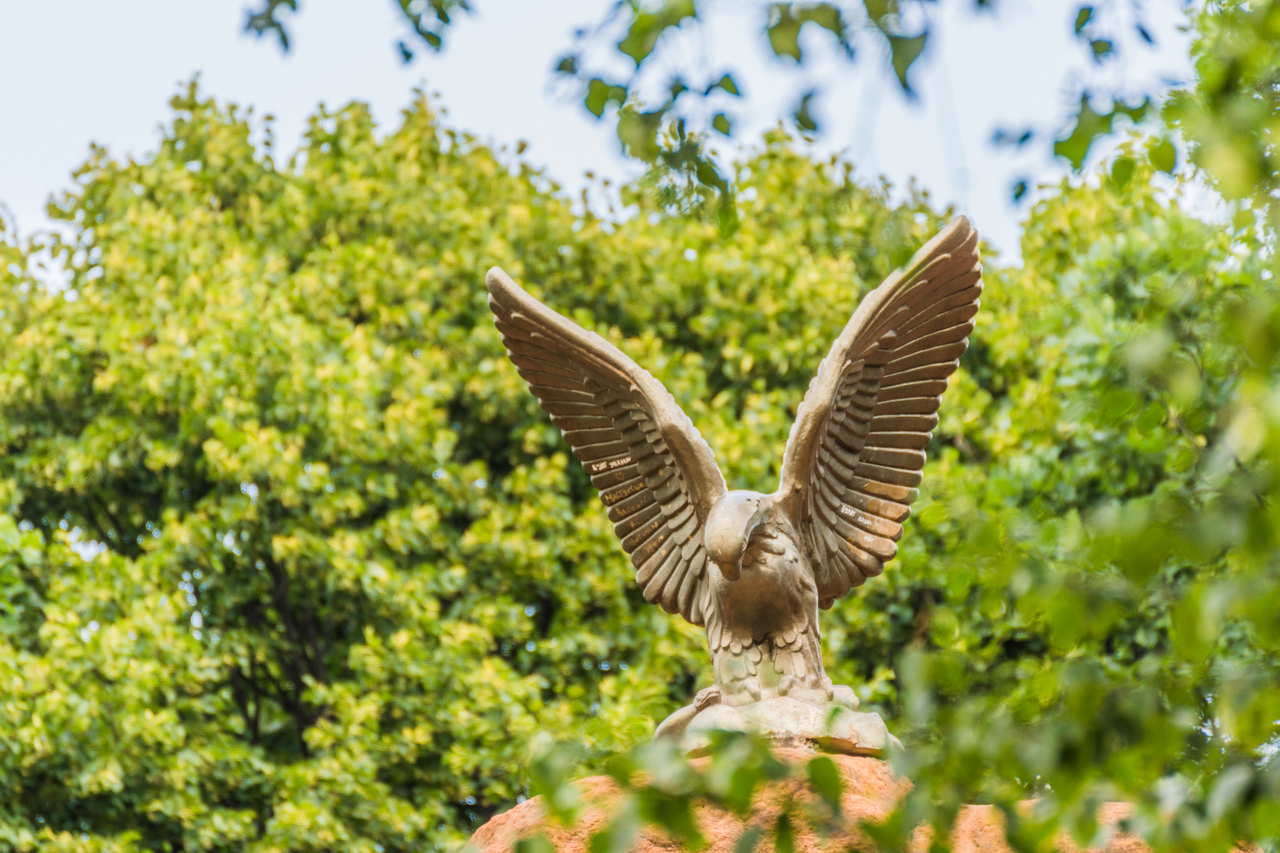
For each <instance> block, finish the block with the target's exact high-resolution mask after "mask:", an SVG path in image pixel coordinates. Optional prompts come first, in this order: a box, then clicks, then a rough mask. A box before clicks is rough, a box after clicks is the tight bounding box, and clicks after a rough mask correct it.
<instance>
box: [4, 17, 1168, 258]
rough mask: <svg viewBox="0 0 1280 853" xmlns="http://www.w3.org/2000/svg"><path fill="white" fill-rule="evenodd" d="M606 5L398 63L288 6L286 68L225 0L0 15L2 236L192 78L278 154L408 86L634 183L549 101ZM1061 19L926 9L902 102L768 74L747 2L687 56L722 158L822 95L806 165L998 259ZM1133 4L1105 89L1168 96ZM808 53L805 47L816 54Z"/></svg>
mask: <svg viewBox="0 0 1280 853" xmlns="http://www.w3.org/2000/svg"><path fill="white" fill-rule="evenodd" d="M609 2H611V0H555V2H549V0H546V1H544V0H473V6H474V7H475V12H474V13H473V14H470V15H466V16H463V18H462V19H461V21H460V22H459V23H458V24H457V25H456V26H455V27H454V28H452V29H451V30H450V32H449V34H448V43H447V48H446V50H445V51H444V53H443V54H440V55H433V54H431V53H430V52H429V51H427V50H421V51H419V55H418V58H417V59H416V60H415V61H414V62H412V63H411V64H408V65H405V64H403V63H402V62H401V61H400V58H399V54H398V51H397V50H396V49H395V44H396V42H397V41H399V40H401V39H408V34H407V31H406V27H405V25H404V24H403V23H402V22H401V21H400V20H399V18H398V14H397V12H396V10H395V8H394V3H393V2H392V0H363V2H356V0H301V3H300V5H301V7H302V10H301V14H300V15H298V16H297V17H296V18H295V19H293V20H292V24H291V34H292V43H293V49H292V51H291V52H290V53H288V54H284V53H282V52H281V51H280V49H279V48H278V47H277V45H276V43H275V41H274V38H273V37H272V38H264V39H261V40H259V39H255V38H254V37H252V36H249V35H245V34H244V33H243V25H244V20H245V14H246V9H247V8H248V6H249V5H250V4H249V3H248V2H245V0H201V2H196V0H100V2H89V1H88V0H40V2H22V0H0V203H3V204H4V205H6V206H7V207H8V208H9V210H10V212H11V214H12V215H13V217H14V219H16V222H17V225H18V229H19V232H20V233H21V234H23V235H29V234H31V233H32V232H33V231H36V230H39V229H42V228H46V227H47V226H48V221H47V220H46V219H45V217H44V205H45V202H46V200H47V199H48V198H49V197H50V195H51V194H53V193H55V192H57V191H60V190H64V189H66V188H68V187H70V186H71V172H72V170H73V169H74V168H75V167H76V166H77V165H78V164H79V163H80V162H82V161H83V160H84V159H85V157H86V155H87V152H88V147H89V144H90V143H91V142H96V143H98V144H101V145H104V146H106V147H107V148H108V149H109V150H110V151H111V152H112V154H113V155H115V156H117V157H126V156H130V155H132V156H135V157H139V156H142V155H144V154H145V153H146V152H148V151H151V150H153V149H154V148H155V146H156V143H157V140H158V138H159V128H160V126H161V125H162V124H163V123H165V122H166V121H167V120H168V118H169V108H168V105H167V102H168V99H169V98H170V97H171V96H172V95H173V94H174V93H175V92H176V91H177V90H178V89H179V88H180V87H181V86H182V85H183V84H184V83H185V81H188V80H190V79H191V78H192V77H193V76H194V75H196V74H199V75H200V85H201V88H202V90H203V91H204V92H205V93H206V94H210V95H213V96H215V97H217V98H218V99H220V100H224V101H234V102H236V103H239V104H241V105H246V106H253V107H254V108H255V110H256V111H257V112H258V114H262V113H271V114H273V115H274V116H276V119H277V125H276V128H277V139H278V142H277V145H278V147H279V148H280V149H282V150H285V151H288V150H292V149H293V148H294V147H295V146H296V145H297V144H298V143H299V141H300V139H301V133H302V129H303V126H304V121H305V118H306V116H307V115H308V114H309V113H310V112H311V111H312V110H314V108H315V106H316V105H317V104H318V103H320V102H323V103H325V104H326V105H328V106H329V107H330V108H333V107H337V106H340V105H341V104H344V103H346V102H348V101H350V100H353V99H358V100H362V101H365V102H367V103H369V104H370V105H371V107H372V110H373V113H374V116H375V118H376V119H377V120H378V122H379V123H380V124H381V125H382V126H383V127H384V128H392V127H394V126H395V125H396V124H397V123H398V121H399V116H398V113H399V111H400V110H401V109H403V108H404V107H405V106H406V105H408V103H409V102H410V100H411V98H412V90H413V88H414V87H415V86H424V87H425V88H426V89H427V91H429V92H433V93H439V103H440V104H441V105H442V106H444V107H445V108H446V109H447V110H448V116H447V119H446V121H447V122H448V123H449V124H450V125H452V126H453V127H456V128H459V129H462V130H467V131H471V132H473V133H475V134H477V135H479V136H480V137H481V138H484V139H487V140H491V141H492V142H494V143H495V144H504V143H506V144H512V143H515V142H516V141H517V140H524V141H527V142H528V143H529V148H528V150H527V152H526V153H525V155H524V156H525V157H526V158H527V159H529V160H530V161H531V162H533V163H535V164H538V165H541V166H544V167H545V168H546V170H547V173H548V174H549V175H550V177H552V178H554V179H555V180H557V181H559V182H560V183H561V184H562V185H563V186H564V187H565V188H566V191H569V192H573V191H575V190H577V189H578V188H580V187H581V186H582V185H583V184H584V179H583V173H584V172H586V171H589V170H590V171H594V172H595V173H597V174H598V175H605V176H609V177H613V178H626V177H627V176H629V175H633V174H635V171H636V170H635V167H634V165H632V164H628V163H627V162H625V161H624V160H623V159H622V158H621V156H620V155H619V153H618V146H617V142H616V140H615V138H614V137H613V134H612V132H611V130H610V128H609V127H608V125H607V124H601V123H597V122H596V121H594V120H593V119H592V118H591V117H590V116H588V115H587V114H586V113H585V111H584V110H583V108H582V107H581V105H580V104H579V103H577V102H575V101H573V100H571V99H568V98H567V97H566V96H565V95H564V93H557V92H555V91H554V90H553V87H552V86H551V72H550V69H551V66H552V64H553V62H554V60H555V59H556V58H558V57H559V56H560V55H561V54H562V53H563V51H564V50H565V49H566V48H567V47H569V46H570V44H571V39H572V32H573V30H574V29H575V28H577V27H579V26H582V25H584V24H590V23H593V22H595V21H596V20H597V19H598V17H599V15H600V14H601V11H602V10H603V9H605V8H606V7H607V5H608V4H609ZM1076 5H1077V3H1076V2H1072V0H1001V2H999V3H998V10H997V12H996V14H994V15H991V14H984V15H980V16H975V15H973V14H972V13H971V11H970V10H971V8H972V0H941V2H940V3H938V4H937V7H938V8H937V11H936V12H935V18H936V21H935V23H936V24H937V25H938V26H937V27H936V32H937V33H938V37H937V38H936V39H934V40H933V41H932V42H931V44H930V49H929V50H928V51H927V52H926V55H925V57H924V59H922V61H921V63H920V66H919V68H918V72H919V73H918V77H917V78H916V82H917V85H918V88H919V89H920V92H921V94H922V99H921V101H922V105H919V104H911V103H908V102H907V101H906V99H905V98H903V97H902V96H901V95H900V94H899V93H898V92H897V90H896V83H894V82H892V81H889V80H887V79H886V77H885V74H884V72H883V71H882V70H881V67H882V65H883V63H882V62H879V61H877V59H876V57H875V55H874V46H873V45H871V44H870V43H868V44H867V45H866V46H864V49H863V50H862V51H861V52H860V55H859V56H858V58H857V61H855V62H854V63H853V64H852V65H849V64H842V63H840V62H837V61H835V60H834V59H831V58H827V59H825V60H824V61H821V62H819V63H818V64H817V65H816V66H815V67H814V68H813V69H812V70H811V71H809V72H807V74H806V76H804V77H800V76H798V75H796V74H795V73H793V72H791V71H789V70H788V69H787V68H786V67H785V66H784V65H783V64H782V63H779V62H778V61H776V60H774V59H772V58H771V57H770V56H769V55H768V53H767V50H766V48H765V46H764V41H763V39H762V38H761V35H760V33H761V26H762V19H763V13H762V12H761V11H760V10H761V8H762V4H760V3H755V2H734V0H720V2H714V0H711V2H704V3H703V6H704V8H710V9H711V10H712V12H713V14H712V16H711V20H710V25H709V26H708V27H707V29H706V31H705V32H704V33H702V34H701V35H700V36H699V37H698V39H699V40H698V42H697V47H698V49H699V50H703V51H706V52H707V55H709V56H710V57H711V61H710V63H709V64H708V65H707V66H706V68H707V71H708V72H710V71H713V70H716V69H718V68H719V67H720V66H724V67H726V68H733V69H735V70H736V71H737V72H739V74H738V79H739V83H740V85H741V86H742V88H743V89H744V92H745V94H746V95H748V96H750V98H751V101H750V105H751V106H750V109H749V110H748V111H746V112H745V114H744V115H742V117H741V120H740V121H739V124H738V127H739V128H740V129H741V130H743V131H744V133H743V134H742V139H743V141H744V142H746V143H749V142H750V141H751V140H752V139H753V138H758V134H759V132H760V131H761V130H763V129H766V128H767V127H769V126H772V124H773V123H774V122H775V121H776V119H777V116H778V115H779V114H780V113H781V112H782V111H783V107H785V106H787V105H789V104H791V103H794V101H795V100H796V98H797V97H798V95H799V94H800V93H802V92H804V91H806V89H807V88H809V86H811V85H813V84H814V83H816V84H818V85H820V86H821V87H822V89H823V91H824V93H825V94H824V96H823V99H822V100H821V101H820V102H819V107H818V115H819V117H820V118H821V119H822V121H823V134H822V136H821V137H820V138H819V140H818V141H817V143H816V148H817V149H818V150H819V151H820V152H824V153H825V152H831V151H839V152H842V153H843V155H844V156H846V157H848V158H849V159H851V160H852V161H854V163H855V165H856V166H857V167H858V173H859V174H860V175H862V176H863V177H865V178H868V179H872V178H875V177H878V176H879V175H882V174H883V175H885V176H886V177H888V178H889V179H890V180H891V181H892V182H893V183H894V184H896V185H899V186H901V185H903V184H905V183H906V182H907V181H908V180H910V179H912V178H914V179H916V180H917V181H918V182H919V183H920V184H921V185H922V186H924V187H926V188H927V189H928V190H929V191H930V192H931V194H932V196H933V198H934V202H935V205H936V206H938V207H939V208H941V207H942V206H944V205H947V204H954V205H956V207H957V209H958V210H959V211H961V212H964V213H967V214H969V215H970V216H971V217H972V218H973V219H974V221H975V223H976V224H977V226H978V228H979V229H980V230H981V231H982V232H983V233H984V235H985V236H987V237H988V238H989V239H990V240H991V241H992V242H993V243H994V244H995V245H996V246H997V247H998V248H999V249H1001V250H1002V251H1004V252H1006V253H1009V252H1013V253H1016V248H1017V245H1016V244H1017V237H1018V230H1017V222H1018V219H1019V217H1020V211H1019V210H1018V209H1016V208H1015V207H1014V205H1013V204H1012V203H1011V202H1010V200H1009V193H1010V187H1011V186H1012V184H1013V182H1014V181H1015V180H1016V179H1018V178H1021V177H1030V178H1031V179H1032V180H1033V182H1041V181H1056V180H1057V179H1058V178H1060V177H1061V176H1062V175H1063V174H1065V169H1064V168H1063V167H1062V166H1061V165H1060V164H1057V163H1054V162H1053V161H1052V159H1051V158H1050V157H1049V156H1048V154H1047V146H1046V145H1045V144H1044V143H1043V142H1042V143H1040V144H1039V145H1032V146H1030V149H1031V150H1029V151H1027V152H1024V153H1022V154H1021V155H1019V156H1014V155H1012V154H1010V153H1009V152H1008V151H997V150H996V149H994V148H993V147H992V146H991V144H990V139H991V136H992V132H993V130H994V129H995V128H996V127H997V126H1005V127H1022V126H1025V125H1028V124H1030V125H1035V126H1038V127H1040V128H1042V129H1053V128H1055V127H1060V126H1061V122H1062V116H1063V115H1065V111H1066V108H1067V107H1068V105H1069V103H1070V101H1071V100H1072V99H1073V98H1074V97H1078V91H1079V86H1080V85H1081V84H1082V83H1088V82H1090V81H1091V80H1092V81H1093V82H1097V79H1098V78H1097V75H1098V74H1099V73H1102V72H1098V71H1096V70H1094V69H1092V67H1091V65H1090V63H1089V62H1088V61H1087V60H1086V59H1085V57H1084V56H1083V53H1082V51H1081V49H1080V46H1079V45H1078V44H1076V43H1075V42H1074V41H1073V40H1072V39H1071V37H1070V33H1071V27H1072V22H1073V20H1074V10H1075V7H1076ZM1116 5H1117V6H1121V5H1123V6H1125V8H1126V9H1127V8H1128V7H1129V4H1116ZM1140 5H1142V4H1140ZM1145 6H1146V7H1148V9H1147V13H1148V15H1149V21H1148V23H1149V26H1150V28H1151V29H1152V30H1153V32H1154V34H1155V35H1156V39H1157V47H1156V48H1155V49H1148V50H1137V49H1133V50H1124V51H1122V59H1121V63H1120V64H1119V65H1117V66H1116V67H1115V68H1112V69H1111V70H1110V71H1109V72H1106V73H1110V74H1115V73H1116V72H1117V70H1121V69H1122V70H1123V72H1124V75H1125V78H1126V79H1127V80H1129V81H1131V82H1132V83H1133V84H1134V85H1135V86H1136V87H1143V86H1149V85H1151V83H1152V81H1161V80H1170V81H1177V80H1186V79H1188V78H1189V76H1190V63H1189V61H1188V60H1187V57H1186V44H1187V41H1186V36H1185V34H1183V33H1181V32H1179V31H1178V23H1179V22H1180V18H1179V16H1178V14H1177V12H1176V10H1177V9H1179V8H1181V2H1180V0H1147V2H1146V3H1145ZM1117 26H1120V27H1122V28H1123V29H1124V30H1125V31H1126V32H1131V28H1129V27H1127V26H1125V24H1124V23H1123V22H1117ZM813 35H814V36H815V38H814V39H812V40H811V41H809V42H805V43H806V44H809V45H810V47H811V48H812V49H814V50H815V51H817V52H821V51H820V50H819V47H820V39H817V38H816V36H817V34H816V33H815V34H813ZM1134 41H1135V40H1134V39H1132V38H1129V39H1128V40H1127V42H1126V45H1133V44H1134Z"/></svg>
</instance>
